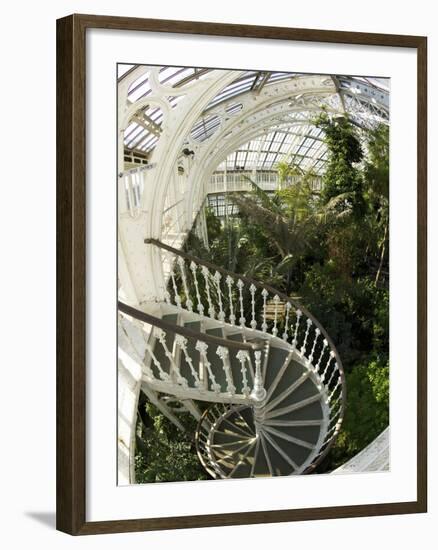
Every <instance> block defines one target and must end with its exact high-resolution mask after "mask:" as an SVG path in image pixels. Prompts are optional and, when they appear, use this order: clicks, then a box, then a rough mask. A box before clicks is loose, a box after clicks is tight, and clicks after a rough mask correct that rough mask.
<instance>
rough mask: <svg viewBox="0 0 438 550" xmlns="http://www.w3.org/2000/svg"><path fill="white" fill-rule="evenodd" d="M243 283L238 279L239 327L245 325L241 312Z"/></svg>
mask: <svg viewBox="0 0 438 550" xmlns="http://www.w3.org/2000/svg"><path fill="white" fill-rule="evenodd" d="M243 285H244V283H243V281H242V280H241V279H239V280H238V281H237V288H238V289H239V303H240V319H239V323H240V326H241V327H244V326H245V324H246V319H245V315H244V312H243Z"/></svg>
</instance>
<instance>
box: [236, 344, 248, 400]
mask: <svg viewBox="0 0 438 550" xmlns="http://www.w3.org/2000/svg"><path fill="white" fill-rule="evenodd" d="M236 358H237V360H238V361H239V363H240V372H241V373H242V393H243V395H244V396H245V397H248V395H249V392H250V387H249V386H248V374H247V373H248V371H247V367H246V364H245V362H246V361H249V355H248V352H247V351H244V350H240V351H238V352H237V355H236Z"/></svg>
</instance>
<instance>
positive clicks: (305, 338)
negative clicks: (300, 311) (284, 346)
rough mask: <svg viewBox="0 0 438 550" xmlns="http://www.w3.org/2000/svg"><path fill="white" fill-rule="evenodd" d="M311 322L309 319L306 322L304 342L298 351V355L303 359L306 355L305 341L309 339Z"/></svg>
mask: <svg viewBox="0 0 438 550" xmlns="http://www.w3.org/2000/svg"><path fill="white" fill-rule="evenodd" d="M312 324H313V323H312V320H311V319H307V321H306V325H307V328H306V333H305V335H304V341H303V345H302V346H301V350H300V353H301V355H302V356H303V357H305V356H306V355H305V354H306V346H307V339H308V338H309V331H310V327H311V326H312Z"/></svg>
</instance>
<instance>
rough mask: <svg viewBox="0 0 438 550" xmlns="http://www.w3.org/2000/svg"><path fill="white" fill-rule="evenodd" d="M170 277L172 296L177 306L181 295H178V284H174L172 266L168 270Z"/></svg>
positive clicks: (179, 305)
mask: <svg viewBox="0 0 438 550" xmlns="http://www.w3.org/2000/svg"><path fill="white" fill-rule="evenodd" d="M170 278H171V280H172V286H173V298H174V300H175V303H176V305H177V306H178V307H181V296H180V295H179V291H178V286H177V284H176V279H175V272H174V271H173V268H172V269H171V270H170Z"/></svg>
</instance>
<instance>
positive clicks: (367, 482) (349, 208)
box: [57, 15, 427, 535]
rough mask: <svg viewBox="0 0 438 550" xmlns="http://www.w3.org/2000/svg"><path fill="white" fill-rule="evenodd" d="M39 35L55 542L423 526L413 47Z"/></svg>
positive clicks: (253, 29) (80, 19)
mask: <svg viewBox="0 0 438 550" xmlns="http://www.w3.org/2000/svg"><path fill="white" fill-rule="evenodd" d="M57 24H58V27H57V51H58V58H57V193H58V196H57V269H58V275H57V304H58V306H57V307H58V310H57V314H58V321H57V328H58V333H57V342H58V344H57V527H58V529H60V530H62V531H65V532H67V533H70V534H75V535H78V534H97V533H114V532H122V531H141V530H152V529H173V528H188V527H201V526H219V525H236V524H250V523H263V522H269V523H272V522H284V521H294V520H308V519H324V518H342V517H352V516H372V515H383V514H402V513H418V512H425V511H426V509H427V504H426V502H427V497H426V494H427V491H426V486H427V445H426V409H427V391H426V210H427V209H426V206H427V196H426V176H427V174H426V165H427V127H426V119H427V116H426V115H427V112H426V100H427V86H426V38H425V37H418V36H395V35H383V34H380V35H378V34H371V33H370V34H368V33H354V32H351V33H350V32H338V31H326V30H309V29H291V28H277V27H258V26H245V25H232V24H230V25H228V24H216V23H200V22H197V23H194V22H186V21H164V20H149V19H133V18H123V17H107V16H91V15H71V16H69V17H66V18H63V19H60V20H58V22H57Z"/></svg>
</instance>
